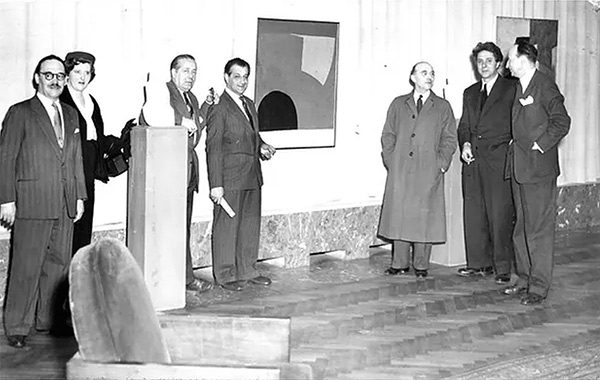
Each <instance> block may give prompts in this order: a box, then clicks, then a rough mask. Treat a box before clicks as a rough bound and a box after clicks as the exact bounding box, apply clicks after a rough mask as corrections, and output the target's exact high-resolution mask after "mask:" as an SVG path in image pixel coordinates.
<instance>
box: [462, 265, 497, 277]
mask: <svg viewBox="0 0 600 380" xmlns="http://www.w3.org/2000/svg"><path fill="white" fill-rule="evenodd" d="M493 273H494V268H492V267H485V268H469V267H467V268H460V269H459V270H458V272H457V273H456V274H458V275H459V276H461V277H474V276H482V277H485V276H488V275H490V274H493Z"/></svg>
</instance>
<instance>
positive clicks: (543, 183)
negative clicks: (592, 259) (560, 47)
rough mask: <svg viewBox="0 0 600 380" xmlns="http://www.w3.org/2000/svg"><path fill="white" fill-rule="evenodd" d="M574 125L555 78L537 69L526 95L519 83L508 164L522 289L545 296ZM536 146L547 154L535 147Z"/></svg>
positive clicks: (517, 259) (513, 110)
mask: <svg viewBox="0 0 600 380" xmlns="http://www.w3.org/2000/svg"><path fill="white" fill-rule="evenodd" d="M570 125H571V118H570V117H569V115H568V113H567V110H566V108H565V106H564V97H563V96H562V94H561V93H560V91H559V89H558V87H557V86H556V83H554V81H553V80H552V79H550V78H549V77H548V76H546V75H545V74H543V73H541V72H540V71H538V70H536V71H535V73H534V74H533V77H532V78H531V81H530V83H529V85H528V86H527V88H526V89H525V90H524V91H523V89H522V86H521V82H520V81H519V83H517V89H516V95H515V100H514V103H513V108H512V134H513V143H512V144H511V145H510V148H509V156H508V160H507V175H509V176H510V177H511V184H512V188H513V196H514V203H515V209H516V215H517V219H516V224H515V230H514V233H513V242H514V247H515V256H516V264H517V265H516V267H517V274H518V276H519V279H518V282H517V286H519V287H524V288H528V290H529V293H533V294H536V295H540V296H542V297H546V295H547V294H548V290H549V289H550V284H551V282H552V269H553V256H554V231H555V222H556V197H557V188H556V178H557V177H558V175H559V174H560V168H559V164H558V143H559V142H560V140H561V139H562V138H563V137H564V136H565V135H566V134H567V133H568V132H569V128H570ZM534 143H537V145H538V146H539V147H540V148H541V149H542V151H543V153H542V152H539V151H538V150H533V149H532V147H533V146H534Z"/></svg>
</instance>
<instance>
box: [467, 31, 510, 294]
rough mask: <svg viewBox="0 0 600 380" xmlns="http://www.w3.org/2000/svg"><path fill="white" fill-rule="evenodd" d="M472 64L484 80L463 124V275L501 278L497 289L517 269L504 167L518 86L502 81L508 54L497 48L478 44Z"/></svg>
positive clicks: (472, 92)
mask: <svg viewBox="0 0 600 380" xmlns="http://www.w3.org/2000/svg"><path fill="white" fill-rule="evenodd" d="M471 58H472V60H473V62H474V63H475V66H476V67H477V74H478V75H479V77H481V80H480V81H478V82H477V83H475V84H473V85H472V86H470V87H468V88H467V89H466V90H465V91H464V94H463V112H462V117H461V119H460V123H459V124H458V144H459V147H460V149H461V151H462V153H461V159H462V163H463V165H462V191H463V199H464V202H463V213H464V239H465V250H466V258H467V266H466V267H465V268H460V269H459V270H458V275H459V276H463V277H472V276H487V275H492V274H494V273H495V274H496V277H495V281H496V283H498V284H507V283H508V282H509V281H510V275H511V269H512V267H513V263H514V250H513V245H512V231H513V221H514V214H515V213H514V206H513V202H512V194H511V189H510V181H509V180H507V179H505V178H504V167H505V163H506V152H507V150H508V142H509V141H510V138H511V132H510V125H511V122H510V120H511V109H512V104H513V100H514V97H515V84H516V83H515V81H510V80H508V79H504V78H503V77H501V76H500V75H499V73H498V70H499V68H500V66H501V65H502V59H503V58H502V52H501V51H500V48H499V47H498V46H496V44H494V43H493V42H484V43H481V42H480V43H478V44H477V46H475V48H474V49H473V52H472V55H471Z"/></svg>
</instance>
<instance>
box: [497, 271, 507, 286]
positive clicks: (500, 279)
mask: <svg viewBox="0 0 600 380" xmlns="http://www.w3.org/2000/svg"><path fill="white" fill-rule="evenodd" d="M494 281H495V282H496V284H498V285H506V284H508V283H509V282H510V274H499V275H497V276H496V279H495V280H494Z"/></svg>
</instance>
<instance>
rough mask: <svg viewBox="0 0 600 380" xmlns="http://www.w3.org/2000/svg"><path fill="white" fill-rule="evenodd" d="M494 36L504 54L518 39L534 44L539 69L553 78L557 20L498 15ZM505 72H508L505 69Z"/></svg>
mask: <svg viewBox="0 0 600 380" xmlns="http://www.w3.org/2000/svg"><path fill="white" fill-rule="evenodd" d="M496 36H497V38H496V40H497V44H498V46H500V48H501V49H502V53H503V54H504V55H505V56H506V55H507V53H508V49H510V47H511V46H512V45H513V44H514V43H515V42H516V41H517V40H518V39H524V40H527V41H529V43H531V44H533V45H535V47H536V48H537V49H538V62H539V70H540V71H542V72H544V73H546V74H548V75H550V76H551V77H552V78H555V76H556V59H557V58H556V57H557V56H556V54H557V48H558V20H543V19H527V18H514V17H498V18H497V28H496ZM504 67H506V65H504ZM505 74H510V72H508V70H506V69H505Z"/></svg>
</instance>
